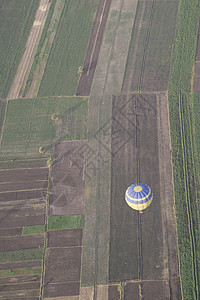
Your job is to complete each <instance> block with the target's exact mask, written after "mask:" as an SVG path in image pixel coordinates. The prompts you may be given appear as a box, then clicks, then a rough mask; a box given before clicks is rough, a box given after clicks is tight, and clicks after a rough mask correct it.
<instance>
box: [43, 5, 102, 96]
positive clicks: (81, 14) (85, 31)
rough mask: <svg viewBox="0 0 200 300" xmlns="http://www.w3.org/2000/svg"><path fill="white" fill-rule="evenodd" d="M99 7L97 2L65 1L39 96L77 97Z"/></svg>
mask: <svg viewBox="0 0 200 300" xmlns="http://www.w3.org/2000/svg"><path fill="white" fill-rule="evenodd" d="M97 4H98V1H97V0H94V1H87V0H82V1H81V2H80V1H79V0H73V1H71V0H67V1H65V7H64V8H63V13H62V16H61V19H60V24H59V26H58V29H57V33H56V36H55V39H54V42H53V45H52V48H51V52H50V55H49V59H48V61H47V65H46V69H45V73H44V75H43V79H42V82H41V85H40V89H39V93H38V95H39V96H55V95H74V94H75V92H76V87H77V84H78V80H79V76H80V75H79V73H78V71H79V67H81V66H83V63H84V57H85V54H86V50H87V46H88V41H89V37H90V32H91V29H92V24H93V21H94V17H95V12H96V9H97Z"/></svg>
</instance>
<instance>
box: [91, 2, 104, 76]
mask: <svg viewBox="0 0 200 300" xmlns="http://www.w3.org/2000/svg"><path fill="white" fill-rule="evenodd" d="M106 2H107V0H104V4H103V9H102V12H101V15H100V20H99V24H98V28H97V32H96V37H95V40H94V43H93V47H92V53H91V56H90V61H89V65H88V70H87V76H88V75H89V73H90V68H91V63H92V59H93V55H94V51H95V48H96V42H97V39H98V35H99V30H100V27H101V23H102V20H103V15H104V12H105V7H106Z"/></svg>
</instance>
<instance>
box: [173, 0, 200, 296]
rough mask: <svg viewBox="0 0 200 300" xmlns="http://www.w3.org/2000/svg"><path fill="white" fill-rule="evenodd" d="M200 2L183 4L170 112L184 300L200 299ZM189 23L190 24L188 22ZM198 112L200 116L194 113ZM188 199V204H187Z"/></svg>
mask: <svg viewBox="0 0 200 300" xmlns="http://www.w3.org/2000/svg"><path fill="white" fill-rule="evenodd" d="M197 7H198V1H192V2H191V3H190V7H188V3H187V1H184V0H183V1H181V4H180V14H179V20H178V25H177V32H176V43H175V46H174V52H173V57H172V66H171V75H170V80H169V112H170V126H171V142H172V162H173V171H174V172H173V173H174V190H175V204H176V216H177V233H178V248H179V257H180V274H181V279H182V292H183V298H184V299H190V298H193V299H199V271H198V270H199V263H200V260H199V242H200V240H199V211H198V208H199V192H198V187H199V176H198V161H199V154H198V152H197V148H196V146H197V144H198V134H197V131H198V127H199V125H198V122H197V117H196V116H197V114H196V113H197V112H198V105H197V99H198V94H192V83H193V87H194V88H195V85H194V84H195V80H196V79H195V78H194V81H193V82H192V80H193V70H194V65H195V56H196V58H197V59H198V57H199V53H198V51H199V47H198V46H197V37H198V26H199V9H197ZM186 20H187V22H186ZM195 108H196V110H197V112H195V111H194V109H195ZM183 199H184V201H183Z"/></svg>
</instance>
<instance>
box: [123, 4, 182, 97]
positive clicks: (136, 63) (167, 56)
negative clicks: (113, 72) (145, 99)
mask: <svg viewBox="0 0 200 300" xmlns="http://www.w3.org/2000/svg"><path fill="white" fill-rule="evenodd" d="M178 3H179V2H178V1H176V0H175V1H162V0H161V1H159V0H155V1H153V0H149V1H139V2H138V9H137V13H136V19H135V26H134V28H133V33H132V39H131V43H130V48H129V55H128V60H127V67H126V73H125V78H124V85H123V91H124V93H128V92H129V91H130V90H131V91H138V90H143V91H162V90H167V84H168V76H169V70H170V60H171V50H172V43H173V39H174V34H175V28H176V20H177V11H178Z"/></svg>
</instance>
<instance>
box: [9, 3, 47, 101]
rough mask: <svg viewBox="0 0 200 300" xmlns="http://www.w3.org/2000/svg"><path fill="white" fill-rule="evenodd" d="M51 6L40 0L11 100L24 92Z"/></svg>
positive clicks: (15, 79)
mask: <svg viewBox="0 0 200 300" xmlns="http://www.w3.org/2000/svg"><path fill="white" fill-rule="evenodd" d="M42 7H45V10H44V9H41V8H42ZM49 7H50V5H49V1H48V0H40V2H39V7H38V9H37V11H36V14H35V20H34V22H33V25H32V27H31V30H30V33H29V37H28V40H27V42H26V46H25V51H24V54H23V56H22V58H21V61H20V63H19V66H18V69H17V73H16V75H15V78H14V80H13V83H12V86H11V88H10V91H9V94H8V99H9V100H11V99H17V98H20V96H21V95H22V94H23V90H24V87H25V84H26V80H27V78H28V75H29V72H30V69H31V66H32V63H33V60H34V55H35V53H36V51H37V45H38V43H39V40H40V37H41V34H42V30H43V27H44V24H45V20H46V17H47V15H48V11H49Z"/></svg>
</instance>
